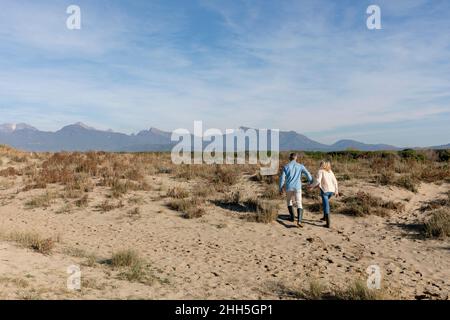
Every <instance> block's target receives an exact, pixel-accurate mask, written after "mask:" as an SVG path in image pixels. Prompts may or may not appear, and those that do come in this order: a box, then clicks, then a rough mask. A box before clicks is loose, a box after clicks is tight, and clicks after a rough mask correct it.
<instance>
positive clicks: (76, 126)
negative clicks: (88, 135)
mask: <svg viewBox="0 0 450 320" xmlns="http://www.w3.org/2000/svg"><path fill="white" fill-rule="evenodd" d="M74 129H75V130H76V129H83V130H89V131H98V130H97V129H95V128H94V127H90V126H88V125H87V124H85V123H83V122H76V123H74V124H70V125H68V126H64V127H62V128H61V130H63V131H64V130H74Z"/></svg>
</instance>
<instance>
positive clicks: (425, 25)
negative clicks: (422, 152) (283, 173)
mask: <svg viewBox="0 0 450 320" xmlns="http://www.w3.org/2000/svg"><path fill="white" fill-rule="evenodd" d="M72 4H74V5H78V6H79V7H80V8H81V29H80V30H69V29H68V28H67V27H66V19H67V18H68V17H69V15H68V14H67V13H66V9H67V7H68V6H69V5H72ZM371 4H376V5H378V6H379V7H380V9H381V25H382V29H381V30H369V29H368V28H367V26H366V19H367V18H368V16H369V15H368V14H367V13H366V9H367V7H368V6H369V5H371ZM195 120H201V121H203V126H204V128H205V129H206V128H219V129H221V130H225V129H226V128H237V127H239V126H247V127H254V128H269V129H280V130H294V131H297V132H299V133H303V134H306V135H307V136H308V137H310V138H312V139H315V140H317V141H320V142H322V143H333V142H335V141H337V140H340V139H356V140H360V141H363V142H366V143H389V144H393V145H397V146H404V147H411V146H430V145H439V144H447V143H449V142H450V125H449V123H450V1H447V0H433V1H427V0H371V1H365V0H340V1H328V0H310V1H300V0H297V1H289V0H267V1H262V0H254V1H250V0H220V1H219V0H161V1H153V0H128V1H121V0H70V1H65V0H60V1H54V0H49V1H47V0H38V1H36V0H28V1H27V0H2V1H1V3H0V123H8V122H10V123H18V122H25V123H29V124H31V125H33V126H35V127H37V128H39V129H41V130H50V131H55V130H58V129H60V128H61V127H62V126H64V125H67V124H70V123H74V122H78V121H81V122H84V123H86V124H88V125H90V126H94V127H96V128H99V129H109V128H111V129H113V130H115V131H119V132H125V133H133V132H138V131H140V130H142V129H148V128H150V127H156V128H159V129H163V130H168V131H172V130H174V129H177V128H186V129H189V130H191V131H192V130H193V122H194V121H195Z"/></svg>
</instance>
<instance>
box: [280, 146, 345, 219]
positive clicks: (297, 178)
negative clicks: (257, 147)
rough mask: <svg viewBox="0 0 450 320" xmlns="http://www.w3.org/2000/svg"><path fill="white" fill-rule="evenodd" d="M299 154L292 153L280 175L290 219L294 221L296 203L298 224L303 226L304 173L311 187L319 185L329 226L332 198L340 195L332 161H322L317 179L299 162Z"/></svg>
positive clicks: (281, 191) (281, 190)
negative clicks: (332, 168) (332, 169)
mask: <svg viewBox="0 0 450 320" xmlns="http://www.w3.org/2000/svg"><path fill="white" fill-rule="evenodd" d="M297 158H298V155H297V154H296V153H291V154H290V155H289V161H290V162H289V163H288V164H286V165H285V166H284V167H283V170H282V172H281V177H280V194H282V193H283V187H284V186H285V185H286V186H285V190H286V201H287V206H288V210H289V215H290V220H291V221H294V219H295V218H294V204H295V206H296V207H297V225H298V226H299V227H303V225H302V219H303V205H302V175H305V176H306V178H307V179H308V183H309V186H308V188H309V189H314V188H317V187H319V189H320V196H321V198H322V206H323V218H322V219H321V220H322V221H326V226H327V228H329V227H330V198H331V197H332V196H333V195H335V196H336V197H339V189H338V183H337V180H336V177H335V176H334V173H333V171H331V163H330V161H325V160H324V161H321V162H320V168H319V171H318V173H317V176H316V179H313V177H312V176H311V174H310V173H309V171H308V170H307V169H306V167H305V166H304V165H303V164H300V163H298V162H297Z"/></svg>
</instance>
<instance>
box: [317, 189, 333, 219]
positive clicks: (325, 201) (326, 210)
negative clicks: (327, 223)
mask: <svg viewBox="0 0 450 320" xmlns="http://www.w3.org/2000/svg"><path fill="white" fill-rule="evenodd" d="M333 195H334V192H323V191H322V189H320V196H321V197H322V206H323V214H324V215H325V216H327V215H329V214H330V198H331V197H332V196H333Z"/></svg>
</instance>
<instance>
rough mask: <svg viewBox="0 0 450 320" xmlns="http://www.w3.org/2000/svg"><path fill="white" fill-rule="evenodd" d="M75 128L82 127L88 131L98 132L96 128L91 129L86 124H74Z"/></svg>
mask: <svg viewBox="0 0 450 320" xmlns="http://www.w3.org/2000/svg"><path fill="white" fill-rule="evenodd" d="M74 126H78V127H82V128H83V129H86V130H97V129H95V128H94V127H90V126H88V125H87V124H85V123H83V122H77V123H75V124H74Z"/></svg>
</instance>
